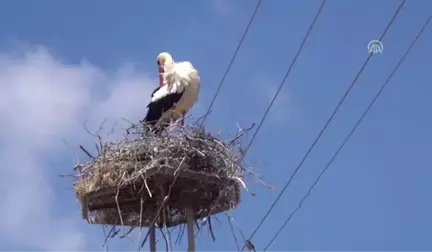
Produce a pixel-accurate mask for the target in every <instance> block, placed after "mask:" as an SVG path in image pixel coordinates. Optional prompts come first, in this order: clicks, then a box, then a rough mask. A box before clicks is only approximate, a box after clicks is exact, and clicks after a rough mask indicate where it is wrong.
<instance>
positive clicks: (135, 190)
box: [74, 125, 244, 226]
mask: <svg viewBox="0 0 432 252" xmlns="http://www.w3.org/2000/svg"><path fill="white" fill-rule="evenodd" d="M142 129H143V128H142V126H139V127H137V126H135V132H134V133H133V134H132V135H128V136H127V137H126V138H125V139H124V140H122V141H115V142H106V143H104V144H103V146H102V147H101V148H100V151H99V154H98V156H97V157H95V158H92V159H91V160H90V161H88V162H86V163H83V164H81V165H80V169H79V170H80V171H79V175H78V181H76V182H75V184H74V187H75V191H76V194H77V198H78V199H79V200H80V201H81V204H82V207H83V217H84V218H86V219H87V220H88V221H90V222H91V223H99V224H112V225H120V224H121V225H129V226H150V225H152V224H153V223H155V222H156V225H166V226H175V225H177V224H181V223H184V222H185V221H186V216H185V208H186V207H192V208H193V209H194V210H195V213H196V217H197V218H200V217H205V216H208V215H211V214H215V213H218V212H222V211H226V210H229V209H232V208H234V207H235V206H236V205H237V204H238V203H239V202H240V185H242V186H244V183H243V182H242V179H243V175H244V169H243V167H242V165H241V146H240V140H239V138H240V135H237V136H236V137H235V138H234V139H233V140H230V141H221V140H219V139H218V138H217V137H215V136H212V135H211V134H209V133H207V132H205V131H204V130H203V129H202V128H201V127H199V126H196V125H192V126H185V127H183V128H181V129H180V130H179V131H178V132H176V134H162V135H154V134H144V133H143V131H142ZM131 136H134V137H131ZM89 216H90V217H91V218H89Z"/></svg>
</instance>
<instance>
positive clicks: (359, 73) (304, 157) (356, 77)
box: [242, 0, 406, 251]
mask: <svg viewBox="0 0 432 252" xmlns="http://www.w3.org/2000/svg"><path fill="white" fill-rule="evenodd" d="M405 2H406V0H402V1H401V3H400V5H399V7H398V9H397V10H396V12H395V14H394V15H393V17H392V19H391V20H390V22H389V23H388V25H387V27H386V28H385V30H384V32H383V34H382V35H381V37H380V38H379V41H382V40H383V38H384V36H385V34H386V33H387V31H388V29H389V28H390V26H391V25H392V24H393V22H394V20H395V19H396V17H397V15H398V14H399V12H400V10H401V9H402V7H403V6H404V4H405ZM371 56H372V53H369V55H368V57H367V58H366V60H365V62H364V63H363V65H362V67H361V68H360V71H359V72H358V73H357V75H356V76H355V78H354V80H353V82H352V83H351V85H350V86H349V88H348V89H347V91H346V92H345V94H344V95H343V97H342V99H341V100H340V102H339V104H338V105H337V106H336V108H335V109H334V111H333V113H332V114H331V116H330V117H329V119H328V120H327V122H326V123H325V125H324V127H323V128H322V129H321V131H320V132H319V134H318V136H317V137H316V138H315V140H314V142H313V143H312V145H311V146H310V147H309V149H308V151H307V152H306V154H305V155H304V156H303V158H302V160H301V161H300V163H299V165H298V166H297V167H296V169H295V170H294V173H293V174H292V175H291V176H290V178H289V179H288V181H287V182H286V184H285V186H284V187H283V188H282V191H281V192H280V193H279V195H278V196H277V198H276V200H275V201H274V202H273V204H272V205H271V206H270V208H269V209H268V210H267V212H266V214H265V215H264V217H263V218H262V220H261V221H260V223H259V224H258V226H257V227H256V228H255V230H254V231H253V232H252V235H251V237H250V238H249V240H251V239H252V238H253V236H254V235H255V234H256V232H257V231H258V230H259V228H260V227H261V225H262V224H263V223H264V221H265V220H266V218H267V217H268V215H269V214H270V212H271V211H272V210H273V208H274V207H275V205H276V203H277V202H278V201H279V199H280V198H281V196H282V195H283V194H284V192H285V190H286V189H287V188H288V186H289V185H290V184H291V181H292V180H293V178H294V176H295V175H296V174H297V172H298V171H299V170H300V168H301V167H302V165H303V163H304V162H305V160H306V159H307V157H308V156H309V154H310V152H311V151H312V149H313V148H314V147H315V145H316V144H317V142H318V140H319V139H320V138H321V136H322V134H323V133H324V131H325V130H326V129H327V127H328V126H329V124H330V122H331V121H332V120H333V117H334V116H335V114H336V113H337V111H338V110H339V108H340V106H341V105H342V104H343V102H344V101H345V99H346V97H347V96H348V94H349V93H350V92H351V89H352V88H353V86H354V85H355V83H356V82H357V80H358V78H359V77H360V75H361V73H362V72H363V70H364V69H365V67H366V65H367V64H368V62H369V60H370V58H371ZM245 246H246V245H244V246H243V248H242V251H243V249H244V248H245Z"/></svg>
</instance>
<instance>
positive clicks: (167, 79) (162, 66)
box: [144, 52, 201, 132]
mask: <svg viewBox="0 0 432 252" xmlns="http://www.w3.org/2000/svg"><path fill="white" fill-rule="evenodd" d="M157 63H158V67H159V87H158V88H156V89H155V90H154V91H153V93H152V96H151V102H150V103H149V104H148V105H147V108H148V111H147V115H146V117H145V118H144V122H145V123H146V124H148V125H150V126H152V127H157V129H156V130H155V132H156V131H157V132H160V130H161V129H163V128H165V127H167V126H168V125H169V123H170V122H172V121H176V120H177V119H179V118H182V119H181V124H182V125H184V116H185V115H186V113H187V112H188V111H189V109H191V108H192V106H193V105H194V104H195V102H196V101H197V100H198V94H199V90H200V85H201V81H200V75H199V72H198V71H197V70H196V69H195V68H194V67H193V65H192V63H190V62H189V61H183V62H174V60H173V58H172V56H171V55H170V54H169V53H166V52H163V53H160V54H159V55H158V57H157Z"/></svg>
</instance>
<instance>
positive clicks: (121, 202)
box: [78, 167, 241, 227]
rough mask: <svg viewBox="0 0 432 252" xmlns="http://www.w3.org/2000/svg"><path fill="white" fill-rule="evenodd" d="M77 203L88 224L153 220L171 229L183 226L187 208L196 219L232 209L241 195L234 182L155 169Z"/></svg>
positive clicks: (149, 222) (134, 223)
mask: <svg viewBox="0 0 432 252" xmlns="http://www.w3.org/2000/svg"><path fill="white" fill-rule="evenodd" d="M168 194H169V197H167V198H166V196H167V195H168ZM78 199H79V201H80V202H81V206H82V213H83V218H84V219H86V220H87V221H88V222H89V223H91V224H105V225H123V226H136V227H150V226H151V225H152V223H153V221H154V220H155V218H156V222H155V225H156V226H159V227H160V226H167V227H172V226H176V225H179V224H183V223H186V222H187V215H186V209H187V208H192V209H193V211H194V212H195V219H200V218H202V217H206V216H210V215H214V214H217V213H220V212H224V211H229V210H231V209H233V208H235V207H236V206H237V204H238V203H239V202H240V199H241V194H240V184H239V182H238V181H237V180H236V179H231V178H224V179H221V178H220V177H218V176H216V175H213V174H206V173H204V172H197V171H192V170H189V169H186V170H184V169H179V170H177V171H176V170H175V169H173V168H169V167H157V168H156V167H155V168H151V169H148V170H146V172H145V173H143V174H142V176H139V178H138V179H136V180H134V182H133V183H129V184H125V185H122V186H119V187H109V188H101V189H99V190H97V191H93V192H89V193H87V194H84V195H80V196H78ZM164 199H165V202H164ZM163 202H164V203H163ZM162 204H163V207H162V208H161V205H162ZM159 209H161V211H160V214H159V215H158V216H157V213H158V210H159Z"/></svg>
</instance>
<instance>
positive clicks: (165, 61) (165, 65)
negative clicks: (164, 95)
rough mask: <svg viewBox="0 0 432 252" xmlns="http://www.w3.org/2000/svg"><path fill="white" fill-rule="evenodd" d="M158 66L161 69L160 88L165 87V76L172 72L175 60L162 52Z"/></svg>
mask: <svg viewBox="0 0 432 252" xmlns="http://www.w3.org/2000/svg"><path fill="white" fill-rule="evenodd" d="M157 64H158V68H159V86H163V84H164V77H163V74H164V73H165V72H167V71H169V70H171V68H172V67H173V64H174V60H173V58H172V56H171V55H170V54H169V53H167V52H162V53H160V54H159V55H158V56H157Z"/></svg>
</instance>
